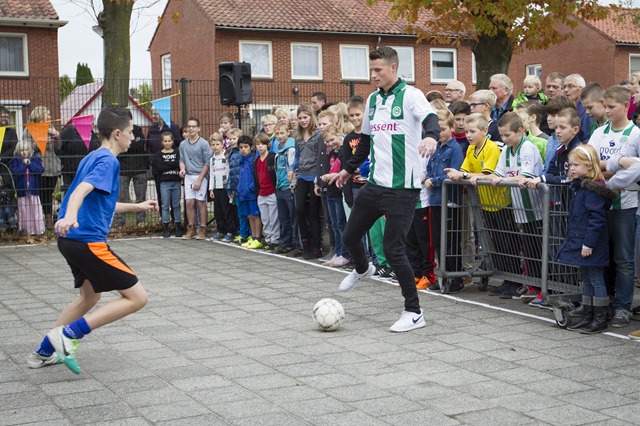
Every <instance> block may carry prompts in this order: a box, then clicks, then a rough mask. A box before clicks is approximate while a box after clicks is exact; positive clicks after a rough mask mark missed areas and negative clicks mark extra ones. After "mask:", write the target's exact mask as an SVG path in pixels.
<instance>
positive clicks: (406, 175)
mask: <svg viewBox="0 0 640 426" xmlns="http://www.w3.org/2000/svg"><path fill="white" fill-rule="evenodd" d="M367 105H368V111H366V112H365V116H364V119H363V121H362V133H364V134H367V135H370V136H371V152H370V154H369V159H370V161H371V169H370V172H369V180H368V182H369V183H372V184H374V185H378V186H382V187H385V188H395V189H419V188H421V181H420V178H421V176H422V172H423V171H422V161H420V154H419V153H418V145H419V144H420V142H421V141H422V122H423V121H424V119H425V118H426V117H427V116H428V115H429V114H433V113H434V112H433V109H432V108H431V105H429V102H427V98H426V97H425V96H424V94H423V93H422V91H420V90H419V89H416V88H415V87H412V86H408V85H407V83H406V82H405V81H401V82H400V83H399V84H398V85H397V86H395V87H394V88H393V89H391V90H390V91H389V92H387V93H382V92H381V91H380V90H377V91H375V92H373V93H372V94H371V95H369V98H368V99H367Z"/></svg>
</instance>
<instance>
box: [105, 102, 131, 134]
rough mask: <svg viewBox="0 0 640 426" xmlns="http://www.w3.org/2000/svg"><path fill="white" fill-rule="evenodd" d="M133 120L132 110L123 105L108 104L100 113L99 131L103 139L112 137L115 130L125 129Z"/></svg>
mask: <svg viewBox="0 0 640 426" xmlns="http://www.w3.org/2000/svg"><path fill="white" fill-rule="evenodd" d="M132 120H133V115H132V114H131V111H130V110H129V109H127V108H125V107H123V106H121V105H108V106H106V107H104V108H102V111H100V115H98V133H100V136H101V137H102V138H103V139H110V138H111V134H112V133H113V131H114V130H120V131H123V130H124V129H126V128H127V127H128V126H129V125H130V124H131V121H132Z"/></svg>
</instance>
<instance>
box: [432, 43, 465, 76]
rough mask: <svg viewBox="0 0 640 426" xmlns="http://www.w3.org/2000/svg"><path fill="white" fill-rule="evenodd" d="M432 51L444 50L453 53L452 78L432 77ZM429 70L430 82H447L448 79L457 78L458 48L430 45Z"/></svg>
mask: <svg viewBox="0 0 640 426" xmlns="http://www.w3.org/2000/svg"><path fill="white" fill-rule="evenodd" d="M434 52H446V53H453V78H434V75H433V53H434ZM429 70H430V72H431V83H442V84H445V83H449V82H450V81H453V80H457V79H458V49H448V48H442V47H432V48H431V49H429Z"/></svg>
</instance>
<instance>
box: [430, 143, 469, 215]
mask: <svg viewBox="0 0 640 426" xmlns="http://www.w3.org/2000/svg"><path fill="white" fill-rule="evenodd" d="M463 161H464V155H463V154H462V148H460V144H459V143H458V142H456V140H455V139H454V138H452V139H451V140H450V141H449V142H447V143H444V144H438V147H437V148H436V152H434V153H433V155H432V156H431V158H429V162H428V163H427V176H426V178H427V179H431V183H432V184H433V187H432V188H431V194H430V197H429V203H430V204H431V205H432V206H440V205H442V182H444V180H445V179H446V178H447V174H446V173H445V171H444V169H446V168H448V167H450V168H452V169H456V170H459V169H460V167H461V166H462V162H463ZM460 188H461V187H460V186H459V185H455V186H454V185H452V186H450V187H449V188H448V195H449V199H448V200H447V201H448V202H452V203H456V204H460V191H459V189H460Z"/></svg>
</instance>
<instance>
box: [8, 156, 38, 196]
mask: <svg viewBox="0 0 640 426" xmlns="http://www.w3.org/2000/svg"><path fill="white" fill-rule="evenodd" d="M22 160H23V159H22V158H21V157H13V158H12V159H11V173H13V179H14V181H15V183H16V192H17V193H18V197H24V196H26V195H40V175H41V174H42V173H43V172H44V167H43V166H42V160H41V159H40V157H37V156H35V155H34V156H32V157H31V162H30V163H29V164H28V165H27V164H24V161H22ZM27 169H29V189H28V190H27V174H26V172H27Z"/></svg>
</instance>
